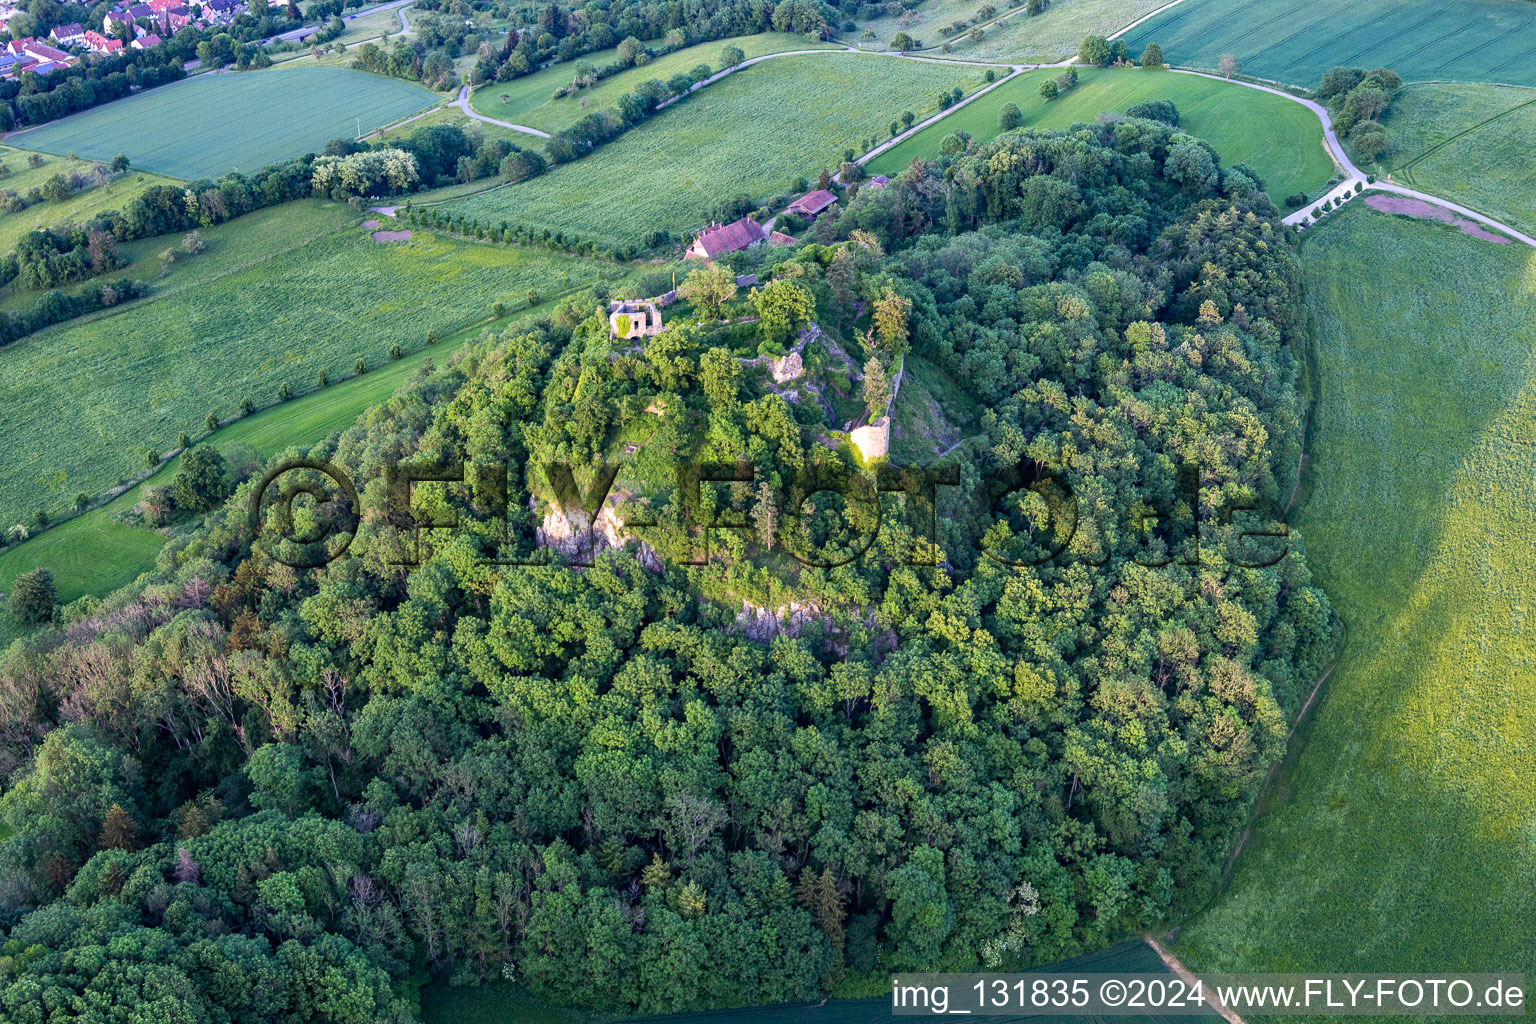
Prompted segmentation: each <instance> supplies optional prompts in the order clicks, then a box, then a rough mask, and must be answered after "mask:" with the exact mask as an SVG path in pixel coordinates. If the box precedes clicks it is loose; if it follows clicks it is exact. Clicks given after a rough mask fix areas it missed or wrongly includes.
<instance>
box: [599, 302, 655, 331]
mask: <svg viewBox="0 0 1536 1024" xmlns="http://www.w3.org/2000/svg"><path fill="white" fill-rule="evenodd" d="M660 333H661V310H659V309H657V308H656V303H654V302H650V301H635V302H611V303H609V304H608V337H610V338H654V337H655V336H656V335H658V334H660Z"/></svg>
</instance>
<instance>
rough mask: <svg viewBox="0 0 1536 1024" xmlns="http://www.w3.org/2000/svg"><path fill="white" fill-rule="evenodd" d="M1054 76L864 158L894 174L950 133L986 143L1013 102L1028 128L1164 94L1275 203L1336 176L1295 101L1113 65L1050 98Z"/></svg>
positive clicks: (1026, 78) (1028, 81)
mask: <svg viewBox="0 0 1536 1024" xmlns="http://www.w3.org/2000/svg"><path fill="white" fill-rule="evenodd" d="M1058 73H1059V72H1057V71H1055V70H1054V69H1045V70H1041V71H1030V72H1025V73H1024V74H1023V75H1020V76H1019V77H1018V78H1016V79H1014V80H1013V81H1011V82H1008V83H1007V84H1005V85H1002V86H1000V87H998V88H996V89H993V90H992V91H991V92H989V93H987V94H986V95H985V96H983V97H981V98H980V99H978V100H977V101H976V102H974V103H972V104H970V105H968V106H967V107H965V108H964V109H963V110H958V111H956V112H955V113H953V114H951V115H950V116H949V117H946V118H944V119H943V120H942V121H939V122H938V123H937V124H935V125H933V126H931V127H929V128H927V129H926V130H924V131H921V132H919V133H918V134H916V135H914V136H913V137H912V138H910V139H908V140H907V141H906V142H903V143H902V144H901V145H899V146H897V147H896V148H894V149H891V150H889V151H887V152H885V153H882V154H880V155H879V156H878V157H876V158H875V159H873V160H871V161H870V162H869V168H868V169H869V172H870V173H871V174H887V175H893V174H898V173H900V172H901V171H902V170H903V169H904V168H905V167H906V166H907V164H909V163H911V162H912V160H913V158H915V157H924V158H927V159H932V158H934V157H936V156H937V155H938V153H939V144H940V143H941V142H942V141H943V139H944V136H946V135H948V134H950V133H951V132H954V131H958V130H964V131H968V132H970V133H971V135H972V136H973V137H975V138H976V139H979V140H982V141H986V140H990V139H992V138H994V137H996V136H997V134H998V124H997V116H998V111H1000V110H1001V109H1002V108H1003V106H1004V105H1005V104H1008V103H1017V104H1018V106H1019V109H1020V111H1022V112H1023V114H1024V124H1025V126H1026V127H1034V128H1064V127H1066V126H1068V125H1070V124H1073V123H1075V122H1078V121H1092V120H1094V118H1096V117H1097V116H1098V115H1099V113H1100V111H1105V110H1112V111H1117V112H1123V111H1125V110H1126V109H1127V108H1129V107H1131V106H1132V105H1133V104H1136V103H1140V102H1142V101H1144V100H1153V99H1166V100H1172V101H1173V103H1174V105H1175V106H1177V107H1178V108H1179V115H1180V118H1181V125H1180V127H1181V128H1182V129H1183V130H1184V131H1187V132H1189V133H1190V134H1191V135H1197V136H1199V137H1200V138H1203V139H1205V140H1206V141H1207V142H1209V143H1210V144H1211V145H1212V146H1214V147H1216V151H1217V152H1218V153H1220V154H1221V159H1222V163H1223V164H1226V165H1229V166H1230V165H1231V164H1236V163H1246V164H1250V165H1251V166H1252V167H1253V168H1254V169H1255V170H1257V171H1258V172H1259V173H1260V174H1261V175H1263V176H1264V180H1265V183H1266V184H1267V185H1268V188H1269V194H1270V197H1271V198H1272V199H1274V200H1275V202H1276V203H1277V204H1278V203H1279V202H1280V201H1281V200H1283V199H1284V198H1285V197H1286V196H1288V195H1291V194H1292V193H1295V192H1306V193H1307V194H1309V195H1317V194H1318V192H1319V191H1320V190H1321V187H1322V186H1323V184H1324V183H1326V182H1327V181H1328V179H1329V178H1330V177H1331V176H1332V175H1333V173H1334V167H1333V161H1332V160H1331V159H1330V158H1329V156H1328V152H1327V150H1326V149H1324V148H1323V130H1322V126H1321V125H1319V124H1318V120H1317V118H1316V117H1315V116H1314V115H1313V114H1312V113H1311V111H1309V110H1307V108H1306V107H1303V106H1302V105H1301V104H1299V103H1292V102H1291V101H1290V100H1286V99H1282V98H1281V97H1279V96H1273V95H1270V94H1269V93H1264V92H1260V91H1259V90H1257V89H1245V88H1242V87H1241V86H1235V85H1229V84H1227V83H1225V82H1218V81H1214V80H1212V79H1209V78H1200V77H1199V76H1196V75H1179V74H1172V73H1169V72H1162V71H1141V70H1115V69H1105V70H1102V71H1098V70H1091V69H1084V70H1082V71H1080V72H1079V73H1080V74H1081V75H1082V81H1081V82H1080V83H1079V84H1078V86H1077V88H1075V89H1073V90H1072V91H1071V92H1069V93H1067V94H1066V95H1065V96H1062V97H1061V98H1060V99H1056V100H1052V101H1050V102H1049V103H1047V102H1046V100H1045V98H1044V97H1042V96H1041V95H1040V83H1041V82H1043V81H1044V80H1045V79H1046V78H1052V77H1055V76H1056V75H1057V74H1058Z"/></svg>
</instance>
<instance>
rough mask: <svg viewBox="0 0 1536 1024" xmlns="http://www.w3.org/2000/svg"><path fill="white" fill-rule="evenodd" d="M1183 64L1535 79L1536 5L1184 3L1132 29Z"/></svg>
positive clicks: (1302, 78) (1131, 39)
mask: <svg viewBox="0 0 1536 1024" xmlns="http://www.w3.org/2000/svg"><path fill="white" fill-rule="evenodd" d="M1125 38H1126V43H1127V45H1128V46H1129V47H1130V49H1131V51H1132V52H1133V53H1134V52H1137V51H1138V50H1140V49H1141V48H1142V47H1143V46H1145V45H1146V44H1147V43H1149V42H1155V43H1159V44H1161V45H1162V47H1163V49H1164V52H1165V53H1166V54H1167V56H1168V59H1169V60H1170V61H1172V62H1174V63H1176V64H1179V65H1181V66H1185V67H1201V68H1212V67H1215V66H1216V63H1217V61H1218V60H1219V59H1220V57H1221V56H1222V55H1223V54H1226V53H1231V54H1233V55H1235V56H1236V57H1237V58H1238V59H1240V60H1241V61H1242V62H1243V66H1244V71H1246V72H1247V73H1248V74H1251V75H1255V76H1259V77H1263V78H1270V79H1276V80H1280V81H1285V82H1290V83H1293V84H1296V85H1304V86H1311V85H1313V84H1315V83H1316V82H1317V80H1318V78H1319V77H1320V76H1321V75H1322V73H1323V71H1325V70H1327V69H1328V68H1329V67H1332V66H1334V65H1337V64H1344V65H1358V66H1362V67H1373V66H1375V67H1391V68H1393V69H1394V70H1396V71H1397V72H1398V73H1400V74H1401V75H1403V77H1404V78H1405V79H1407V80H1408V81H1427V80H1431V79H1454V80H1460V81H1488V82H1507V83H1509V84H1515V85H1536V60H1533V59H1532V58H1533V55H1536V45H1533V43H1532V40H1533V39H1536V5H1530V4H1523V3H1509V2H1501V0H1447V2H1445V3H1442V4H1437V5H1432V6H1429V8H1428V9H1427V10H1426V5H1422V4H1417V3H1411V2H1407V0H1358V2H1356V3H1352V4H1324V3H1312V2H1307V3H1302V4H1294V3H1290V2H1286V3H1283V4H1280V5H1276V4H1274V3H1271V2H1268V0H1185V2H1184V3H1182V4H1180V5H1179V6H1178V7H1175V8H1173V9H1171V10H1169V11H1168V12H1167V13H1165V14H1162V15H1159V16H1157V17H1155V18H1152V19H1150V20H1148V21H1147V22H1145V23H1144V24H1142V25H1140V26H1138V27H1137V28H1136V29H1135V30H1133V31H1132V32H1130V33H1128V34H1127V36H1126V37H1125Z"/></svg>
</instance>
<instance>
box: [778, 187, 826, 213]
mask: <svg viewBox="0 0 1536 1024" xmlns="http://www.w3.org/2000/svg"><path fill="white" fill-rule="evenodd" d="M835 202H837V194H836V193H834V192H828V191H827V190H826V189H824V188H819V189H817V190H816V191H814V192H807V193H806V194H805V195H803V196H801V197H800V198H799V199H796V200H795V201H794V202H792V203H790V204H789V208H788V209H787V210H785V211H784V212H785V213H798V214H800V215H801V216H803V217H810V218H811V219H812V220H814V219H815V218H816V215H817V214H819V213H821V212H823V211H824V210H826V209H827V207H829V206H831V205H832V204H833V203H835Z"/></svg>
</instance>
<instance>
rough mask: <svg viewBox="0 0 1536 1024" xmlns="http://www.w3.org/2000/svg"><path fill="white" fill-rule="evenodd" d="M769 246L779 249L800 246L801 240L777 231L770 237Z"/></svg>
mask: <svg viewBox="0 0 1536 1024" xmlns="http://www.w3.org/2000/svg"><path fill="white" fill-rule="evenodd" d="M768 244H769V245H770V246H772V247H773V248H775V249H777V248H778V247H779V246H783V245H799V244H800V239H798V238H796V237H795V236H794V235H786V234H785V233H784V232H782V231H775V232H774V233H773V234H771V235H769V236H768Z"/></svg>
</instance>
